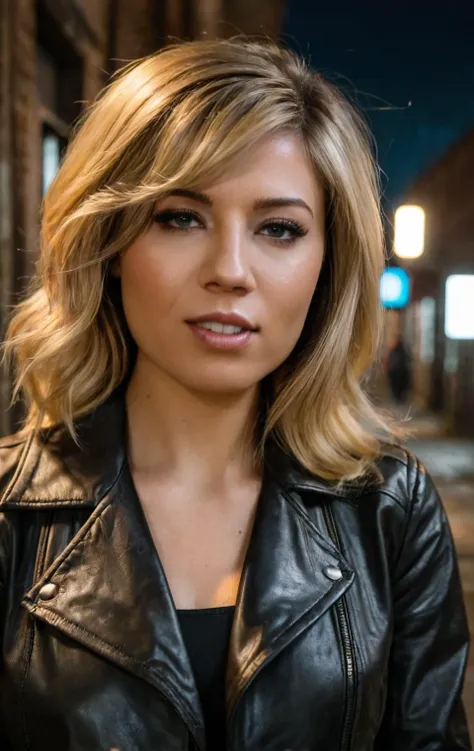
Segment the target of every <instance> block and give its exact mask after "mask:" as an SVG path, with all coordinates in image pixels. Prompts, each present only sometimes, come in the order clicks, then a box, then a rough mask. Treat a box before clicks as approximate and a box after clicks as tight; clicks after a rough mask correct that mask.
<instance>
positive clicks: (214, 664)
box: [178, 606, 235, 751]
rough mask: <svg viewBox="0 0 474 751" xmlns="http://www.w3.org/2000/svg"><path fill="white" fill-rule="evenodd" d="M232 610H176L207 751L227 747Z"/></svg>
mask: <svg viewBox="0 0 474 751" xmlns="http://www.w3.org/2000/svg"><path fill="white" fill-rule="evenodd" d="M234 610H235V608H234V607H233V606H229V607H222V608H203V609H202V610H178V618H179V623H180V626H181V631H182V634H183V638H184V643H185V645H186V649H187V651H188V655H189V660H190V662H191V667H192V669H193V672H194V680H195V681H196V687H197V690H198V693H199V697H200V699H201V705H202V710H203V714H204V727H205V730H206V748H207V751H223V750H224V749H225V748H226V712H225V674H226V667H227V652H228V648H229V639H230V632H231V628H232V620H233V617H234Z"/></svg>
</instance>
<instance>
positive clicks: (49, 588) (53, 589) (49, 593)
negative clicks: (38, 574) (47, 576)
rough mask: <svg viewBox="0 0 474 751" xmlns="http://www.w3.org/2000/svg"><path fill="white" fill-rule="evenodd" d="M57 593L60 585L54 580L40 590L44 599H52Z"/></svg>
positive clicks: (40, 594)
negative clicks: (54, 582)
mask: <svg viewBox="0 0 474 751" xmlns="http://www.w3.org/2000/svg"><path fill="white" fill-rule="evenodd" d="M57 594H58V586H57V584H53V583H52V582H49V584H45V585H44V586H43V587H41V589H40V591H39V596H40V597H41V599H42V600H52V599H53V597H56V595H57Z"/></svg>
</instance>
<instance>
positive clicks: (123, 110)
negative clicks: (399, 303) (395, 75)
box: [5, 38, 386, 481]
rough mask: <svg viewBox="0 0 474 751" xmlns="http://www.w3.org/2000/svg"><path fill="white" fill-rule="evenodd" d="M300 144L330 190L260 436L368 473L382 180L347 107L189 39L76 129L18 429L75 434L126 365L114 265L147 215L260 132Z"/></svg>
mask: <svg viewBox="0 0 474 751" xmlns="http://www.w3.org/2000/svg"><path fill="white" fill-rule="evenodd" d="M288 131H290V132H291V133H297V134H299V137H300V138H301V141H302V143H303V145H304V148H305V150H306V152H307V155H308V159H310V160H311V162H312V164H313V165H314V168H315V170H316V171H317V174H318V175H319V176H320V178H321V179H322V180H323V182H324V186H325V192H326V201H327V206H326V212H327V218H328V225H327V252H326V259H325V262H324V265H323V270H322V273H321V277H320V280H319V282H318V287H317V293H316V295H315V296H314V300H313V301H312V304H311V308H310V313H309V315H308V319H307V321H306V324H305V329H304V331H303V333H302V336H301V339H300V342H299V343H298V345H297V347H296V349H295V350H294V352H293V353H292V355H291V356H290V358H289V359H288V360H287V361H286V362H285V363H284V364H283V365H282V366H281V368H279V369H278V370H277V371H276V372H275V373H273V374H272V375H271V376H270V380H271V391H270V393H271V398H270V400H269V403H268V405H267V411H266V413H265V418H264V426H263V436H264V439H266V438H267V437H268V436H270V434H272V435H273V436H276V437H277V439H278V440H279V441H280V443H282V444H283V445H284V446H285V448H286V449H287V451H289V452H290V453H291V454H292V455H293V456H294V457H296V459H297V460H298V461H299V462H300V463H301V464H302V465H303V466H305V467H306V468H307V469H309V470H310V471H312V472H313V473H315V474H318V475H320V476H322V477H324V478H326V479H335V480H339V481H340V480H350V479H354V478H357V477H359V476H361V475H363V474H364V472H365V471H366V470H367V468H368V467H369V466H370V465H371V464H372V463H373V460H374V459H375V458H376V457H377V456H378V455H379V453H380V435H381V432H380V431H381V430H382V431H383V430H384V429H385V425H386V424H385V423H384V422H383V421H382V418H381V417H380V415H379V414H378V412H376V410H375V409H374V408H373V406H372V405H371V403H370V401H369V399H368V398H367V396H366V394H365V393H364V390H363V388H362V387H361V378H362V376H363V374H364V373H365V372H366V370H367V368H368V367H369V366H370V364H371V363H372V361H373V359H374V356H375V354H376V350H377V345H378V342H379V335H380V331H381V313H382V311H381V307H380V302H379V280H380V274H381V272H382V269H383V265H384V252H383V233H382V224H381V216H380V208H379V193H378V173H377V170H376V167H375V165H374V161H373V158H372V156H371V150H370V143H369V137H368V133H367V131H366V128H365V125H364V123H363V121H362V119H361V118H360V116H359V115H358V114H357V112H356V111H355V110H354V109H353V107H352V106H351V105H350V104H349V102H348V101H346V99H345V98H344V97H343V96H342V95H341V93H340V92H339V91H338V90H337V89H336V88H335V87H333V86H332V85H331V84H329V83H328V82H326V81H325V80H324V79H323V78H321V76H320V75H318V74H317V73H316V72H314V71H313V70H311V68H309V67H308V65H307V64H306V63H305V62H304V61H303V60H302V59H300V58H299V57H297V56H296V55H295V54H293V53H292V52H290V51H288V50H286V49H284V48H281V47H279V46H278V45H276V44H274V43H270V42H268V41H266V42H262V41H254V40H249V39H242V38H238V39H233V40H226V41H198V42H187V43H180V44H176V45H173V46H170V47H167V48H165V49H163V50H161V51H159V52H157V53H155V54H153V55H151V56H149V57H147V58H145V59H142V60H138V61H135V62H133V63H131V64H129V65H127V66H126V67H125V68H124V69H122V71H121V72H120V73H119V75H118V76H116V77H115V78H114V79H113V80H112V82H111V83H110V85H109V86H107V87H106V89H104V91H103V92H102V94H101V95H100V96H99V97H98V99H97V100H96V101H95V102H94V103H93V104H92V106H91V107H90V108H89V110H88V111H87V112H86V114H85V116H84V117H83V119H82V121H81V122H80V123H79V125H78V127H77V128H76V131H75V134H74V137H73V139H72V141H71V143H70V145H69V147H68V149H67V153H66V156H65V158H64V161H63V163H62V166H61V167H60V169H59V172H58V174H57V176H56V178H55V180H54V181H53V183H52V185H51V187H50V189H49V191H48V193H47V195H46V198H45V201H44V207H43V217H42V229H41V254H40V260H39V263H38V269H37V274H36V277H35V278H34V279H33V282H32V289H31V290H30V292H29V295H28V297H27V298H26V299H25V300H24V301H23V302H22V303H21V304H20V305H18V307H17V308H16V310H15V311H14V314H13V317H12V319H11V321H10V324H9V327H8V332H7V338H6V343H5V348H6V355H7V357H8V358H9V359H10V361H11V360H13V362H14V364H15V367H16V370H15V372H16V378H15V391H14V398H16V397H17V396H18V395H19V394H20V393H21V392H22V393H23V394H24V396H25V398H26V402H27V408H28V413H27V418H26V426H27V427H34V428H39V427H44V426H47V425H51V424H54V423H62V424H64V425H66V426H67V428H68V429H69V430H70V432H71V433H72V434H73V435H75V432H74V421H75V420H76V418H77V417H79V416H80V415H82V414H83V413H86V412H89V411H90V410H92V409H93V408H94V407H96V406H98V405H99V404H100V403H101V402H103V401H104V400H105V399H106V398H107V397H108V396H109V395H110V394H111V392H112V391H113V390H114V389H115V388H116V387H117V386H118V385H119V384H120V383H122V382H123V381H124V379H125V378H126V376H127V373H128V372H129V370H130V367H131V359H133V358H132V357H131V346H132V344H131V341H130V336H129V334H128V332H127V328H126V324H125V321H124V317H123V312H122V311H121V304H120V299H119V298H118V297H117V295H116V294H115V293H114V292H113V289H112V287H113V280H112V277H111V274H110V264H111V262H112V261H113V259H114V258H116V257H117V255H118V254H119V253H120V252H122V251H123V250H125V249H126V248H127V247H128V246H129V245H130V244H131V243H132V242H133V241H134V240H135V238H136V237H137V236H138V235H139V234H140V233H141V232H143V231H144V230H145V228H146V227H147V224H148V223H149V221H150V219H151V216H152V212H153V204H154V202H155V201H156V199H157V198H158V197H159V196H161V195H162V194H164V193H166V192H168V191H170V190H173V189H174V188H176V187H180V188H183V187H188V188H193V187H194V188H196V187H199V185H200V184H201V185H202V184H203V183H204V182H205V183H207V184H209V182H210V181H212V180H213V179H214V178H216V177H218V176H219V175H220V174H221V173H222V171H223V170H224V169H225V168H226V166H227V165H228V164H229V161H230V160H231V159H233V158H234V157H236V156H237V155H242V153H243V152H244V151H247V150H248V149H249V148H252V147H253V146H254V145H256V144H257V143H258V142H259V140H260V139H261V138H262V137H264V136H268V135H270V134H275V133H280V132H288Z"/></svg>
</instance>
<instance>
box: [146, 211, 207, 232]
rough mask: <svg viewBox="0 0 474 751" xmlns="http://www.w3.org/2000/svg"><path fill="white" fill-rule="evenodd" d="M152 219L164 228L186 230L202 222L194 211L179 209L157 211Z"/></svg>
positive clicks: (200, 224)
mask: <svg viewBox="0 0 474 751" xmlns="http://www.w3.org/2000/svg"><path fill="white" fill-rule="evenodd" d="M153 219H154V221H155V222H157V223H158V224H159V225H161V226H162V227H163V228H164V229H175V230H187V229H194V228H195V227H196V226H198V227H199V226H202V222H201V221H200V219H199V217H198V216H197V215H196V214H195V213H194V212H192V211H183V210H181V209H180V210H177V209H168V210H167V211H159V212H158V213H156V214H155V215H154V217H153ZM193 223H194V224H193Z"/></svg>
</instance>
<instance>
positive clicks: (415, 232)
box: [393, 206, 425, 258]
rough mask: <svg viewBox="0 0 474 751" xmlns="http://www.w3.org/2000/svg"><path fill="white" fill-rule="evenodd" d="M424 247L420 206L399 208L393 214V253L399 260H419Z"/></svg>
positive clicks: (422, 214) (422, 212)
mask: <svg viewBox="0 0 474 751" xmlns="http://www.w3.org/2000/svg"><path fill="white" fill-rule="evenodd" d="M424 245H425V212H424V211H423V209H422V208H421V206H400V207H399V208H398V209H397V210H396V212H395V240H394V244H393V249H394V251H395V253H396V254H397V256H399V258H419V257H420V256H421V254H422V253H423V250H424Z"/></svg>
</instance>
